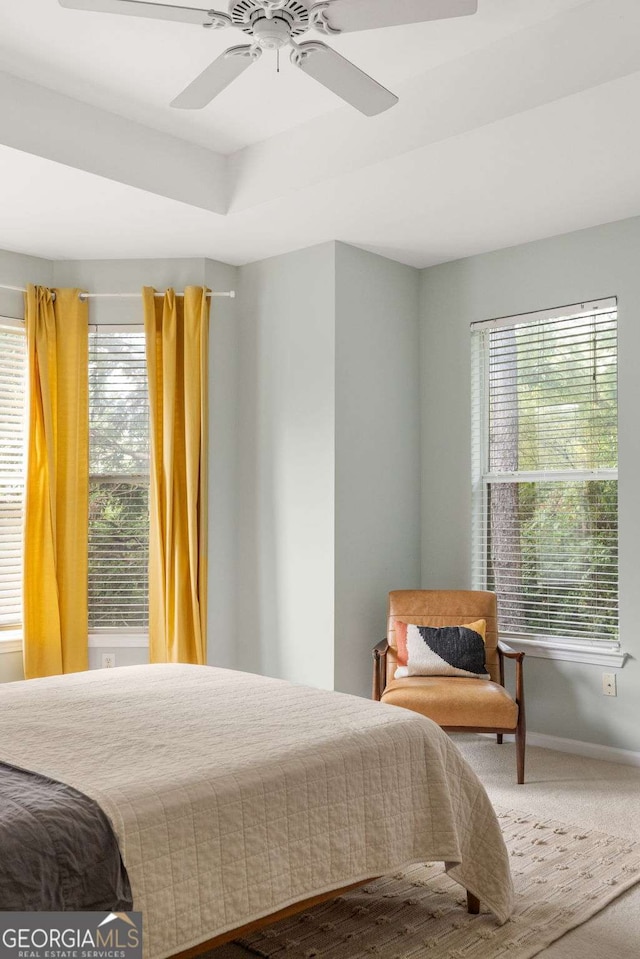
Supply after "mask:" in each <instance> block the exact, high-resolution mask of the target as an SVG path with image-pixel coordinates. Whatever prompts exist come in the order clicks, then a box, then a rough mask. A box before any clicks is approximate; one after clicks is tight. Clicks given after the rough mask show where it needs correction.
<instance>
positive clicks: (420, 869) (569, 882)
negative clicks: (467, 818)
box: [242, 811, 640, 959]
mask: <svg viewBox="0 0 640 959" xmlns="http://www.w3.org/2000/svg"><path fill="white" fill-rule="evenodd" d="M499 817H500V819H501V825H502V829H503V834H504V837H505V840H506V842H507V847H508V848H509V852H510V854H511V863H512V872H513V878H514V884H515V888H516V910H515V913H514V915H513V916H512V918H511V919H510V920H509V922H508V923H506V924H505V925H503V926H498V925H497V923H496V922H495V920H494V919H493V917H491V916H490V915H482V916H470V915H468V913H467V912H466V910H465V909H464V906H465V905H466V896H465V894H464V891H463V890H461V889H460V886H459V885H458V884H457V883H455V882H453V880H451V879H449V878H448V877H447V876H446V874H444V872H443V868H442V864H441V863H434V864H431V865H426V866H425V865H423V866H414V867H412V868H411V869H408V870H406V871H404V872H403V873H400V874H398V875H396V876H392V877H387V878H385V879H382V880H379V881H378V882H376V883H373V884H371V885H369V886H365V887H364V889H362V890H357V891H356V892H352V893H350V894H349V895H347V896H344V897H342V898H341V899H338V900H337V901H335V902H332V903H328V904H326V905H323V906H319V907H316V908H315V909H313V910H310V911H309V912H305V913H303V914H302V915H300V916H296V917H294V918H293V919H288V920H286V921H284V922H280V923H278V924H277V925H276V926H272V927H270V928H268V929H265V930H262V931H261V932H259V933H257V934H255V935H254V936H251V937H250V938H249V939H247V940H246V941H244V942H243V943H242V945H243V946H245V948H248V949H249V950H250V951H252V952H254V953H255V954H257V955H259V956H265V957H267V959H275V957H276V956H277V957H280V956H286V957H288V959H368V957H369V956H378V957H379V959H414V957H415V959H417V957H419V956H423V955H424V954H425V951H427V952H428V954H429V956H430V957H432V959H493V957H498V956H503V955H506V954H508V955H509V959H530V957H531V956H535V955H537V953H539V952H540V951H541V950H542V949H544V948H545V947H546V946H548V945H549V944H550V943H552V942H553V941H554V940H555V939H558V938H559V937H560V936H562V935H564V933H566V932H567V931H568V930H569V929H572V928H573V927H574V926H577V925H579V924H580V923H582V922H584V921H585V920H587V919H588V918H589V917H590V916H592V915H593V914H594V913H595V912H598V911H599V910H600V909H602V908H603V906H605V905H607V903H609V902H610V901H611V900H612V899H614V898H615V897H616V896H618V895H619V894H620V893H621V892H623V891H624V890H625V889H627V888H629V887H630V886H632V885H634V884H635V883H636V882H638V881H639V880H640V843H635V842H630V841H625V840H620V839H616V838H615V837H613V836H608V835H606V834H605V833H601V832H597V831H595V830H587V831H585V830H584V829H581V828H578V827H575V826H567V825H565V824H563V823H561V822H558V821H557V820H548V819H538V818H537V817H535V816H531V815H522V814H521V813H518V812H513V811H511V812H499Z"/></svg>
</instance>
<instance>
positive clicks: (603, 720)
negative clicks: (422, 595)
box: [421, 219, 640, 750]
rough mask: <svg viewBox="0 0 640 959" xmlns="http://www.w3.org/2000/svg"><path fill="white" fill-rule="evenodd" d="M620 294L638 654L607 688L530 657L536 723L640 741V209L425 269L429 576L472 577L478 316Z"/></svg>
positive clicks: (624, 626)
mask: <svg viewBox="0 0 640 959" xmlns="http://www.w3.org/2000/svg"><path fill="white" fill-rule="evenodd" d="M612 295H616V296H618V298H619V348H620V379H619V404H620V414H619V439H620V464H619V465H620V628H621V639H622V643H623V646H624V648H625V649H626V650H627V651H628V652H629V653H630V654H631V656H632V659H630V660H628V661H627V664H626V665H625V667H624V668H623V669H622V670H620V671H619V672H618V697H617V698H616V699H612V698H605V697H603V696H602V691H601V674H602V671H603V669H605V668H606V667H600V666H590V665H585V664H577V663H575V664H574V663H559V662H557V661H550V660H542V659H533V658H529V659H528V660H527V666H526V672H527V687H528V706H527V711H528V721H529V727H530V729H532V730H535V731H536V732H539V733H544V734H547V735H553V736H560V737H566V738H569V739H577V740H582V741H585V742H592V743H598V744H601V745H605V746H615V747H619V748H623V749H632V750H637V749H639V748H640V725H639V723H638V717H639V712H638V701H640V662H639V658H640V633H639V632H638V629H637V613H636V610H635V600H634V596H635V592H636V589H637V588H638V576H639V572H640V565H639V561H638V550H637V543H638V541H639V539H640V497H639V496H638V493H637V477H638V475H639V470H640V432H639V431H638V410H640V376H638V369H637V365H638V356H640V219H632V220H624V221H621V222H618V223H613V224H609V225H607V226H602V227H596V228H594V229H590V230H584V231H581V232H578V233H572V234H568V235H566V236H561V237H556V238H553V239H549V240H543V241H540V242H537V243H530V244H526V245H523V246H519V247H514V248H512V249H508V250H502V251H499V252H497V253H490V254H486V255H483V256H476V257H471V258H469V259H466V260H459V261H457V262H454V263H448V264H445V265H443V266H438V267H433V268H431V269H428V270H425V271H423V277H422V291H421V317H422V346H421V357H422V359H421V377H422V408H423V428H422V462H423V466H422V479H423V488H422V577H423V584H424V586H426V587H439V586H441V587H448V588H454V587H468V586H469V585H470V583H471V573H470V556H471V542H470V530H471V483H470V477H471V457H470V450H471V434H470V431H471V419H470V409H471V395H470V334H469V324H470V323H471V322H472V321H474V320H482V319H488V318H492V317H498V316H508V315H513V314H516V313H524V312H528V311H532V310H540V309H545V308H548V307H556V306H562V305H565V304H571V303H579V302H581V301H583V300H585V299H597V298H599V297H605V296H612Z"/></svg>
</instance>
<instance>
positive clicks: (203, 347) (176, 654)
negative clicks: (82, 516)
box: [143, 286, 209, 665]
mask: <svg viewBox="0 0 640 959" xmlns="http://www.w3.org/2000/svg"><path fill="white" fill-rule="evenodd" d="M206 293H207V291H206V289H203V288H200V287H191V286H190V287H187V289H186V290H185V293H184V297H181V296H176V294H175V292H174V291H173V290H167V292H166V293H165V294H164V296H163V297H157V296H155V291H154V290H153V289H151V288H149V287H145V288H144V290H143V300H144V325H145V338H146V348H147V370H148V374H149V399H150V411H151V532H150V543H149V658H150V660H151V662H152V663H166V662H169V663H196V664H199V665H202V664H204V663H206V656H207V653H206V622H207V384H208V375H207V369H208V338H209V300H208V298H207V296H206Z"/></svg>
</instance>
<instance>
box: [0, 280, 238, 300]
mask: <svg viewBox="0 0 640 959" xmlns="http://www.w3.org/2000/svg"><path fill="white" fill-rule="evenodd" d="M0 290H11V292H12V293H26V292H27V291H26V290H25V288H24V287H23V286H8V285H7V284H6V283H0ZM79 295H80V299H81V300H95V299H104V298H106V299H131V298H133V297H141V296H142V293H80V294H79ZM235 295H236V291H235V290H228V291H227V292H225V293H207V296H229V297H231V299H234V298H235ZM156 296H164V294H163V293H156Z"/></svg>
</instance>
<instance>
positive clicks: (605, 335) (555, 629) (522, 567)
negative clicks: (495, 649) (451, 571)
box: [472, 299, 619, 661]
mask: <svg viewBox="0 0 640 959" xmlns="http://www.w3.org/2000/svg"><path fill="white" fill-rule="evenodd" d="M472 338H473V397H474V403H473V439H474V447H473V459H474V488H473V497H474V526H473V542H474V547H473V551H474V556H473V578H474V585H475V586H476V587H477V588H484V589H491V590H495V591H496V592H497V594H498V607H499V618H500V624H499V625H500V630H501V633H502V634H503V635H505V636H508V637H511V638H512V639H520V640H523V641H524V642H525V644H526V642H527V641H531V642H533V641H535V642H538V643H542V645H545V644H546V645H548V646H550V647H553V646H554V645H555V646H558V645H560V644H563V645H564V647H565V648H569V647H570V646H571V644H574V645H576V646H578V645H579V646H581V647H582V648H584V647H599V648H600V649H604V648H608V649H616V648H617V647H618V645H619V644H618V484H617V479H618V474H617V313H616V301H615V299H613V300H604V301H598V302H594V303H589V304H581V305H579V306H577V307H568V308H565V309H563V310H554V311H552V312H548V313H542V314H530V315H525V316H520V317H512V318H508V319H504V320H496V321H489V322H487V323H480V324H474V328H473V333H472ZM587 661H599V660H587Z"/></svg>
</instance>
